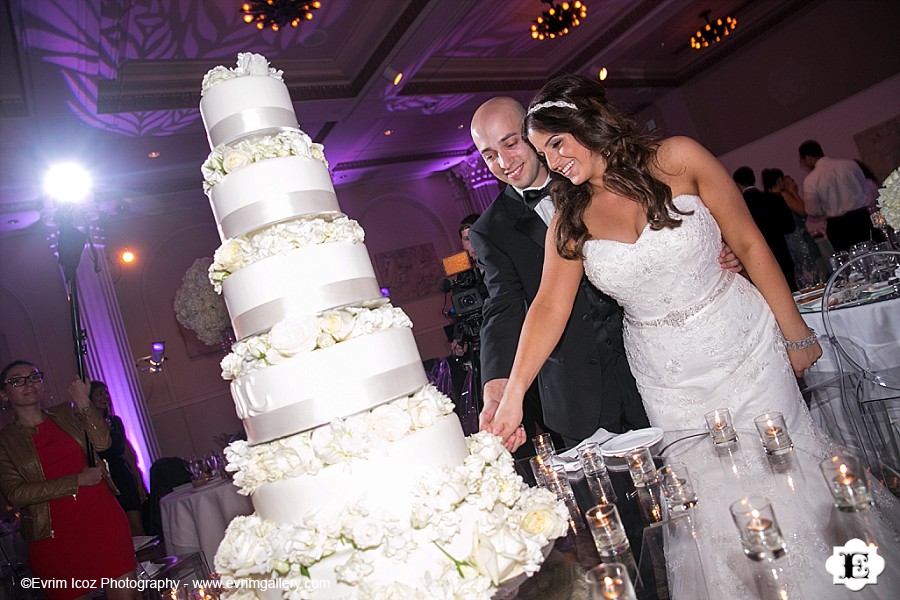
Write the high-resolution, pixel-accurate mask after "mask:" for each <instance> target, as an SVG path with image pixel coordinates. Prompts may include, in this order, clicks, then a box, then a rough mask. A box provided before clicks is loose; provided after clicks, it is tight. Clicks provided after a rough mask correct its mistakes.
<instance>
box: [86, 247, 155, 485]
mask: <svg viewBox="0 0 900 600" xmlns="http://www.w3.org/2000/svg"><path fill="white" fill-rule="evenodd" d="M94 247H95V248H96V251H97V257H96V266H95V262H94V258H93V257H92V252H91V249H90V246H86V247H85V249H84V252H83V253H82V256H81V262H80V263H79V265H78V272H77V276H76V282H77V284H78V300H79V307H80V313H81V320H82V323H81V326H82V328H83V329H84V330H86V331H87V340H86V342H87V343H86V346H87V356H86V359H87V360H86V363H87V372H88V377H90V378H91V379H92V380H99V381H103V382H104V383H106V385H107V387H108V388H109V395H110V398H111V399H112V405H113V412H115V414H116V415H118V416H119V418H121V419H122V423H123V424H124V425H125V435H126V436H127V438H128V441H129V442H131V445H132V446H134V450H135V453H136V454H137V459H138V466H139V467H140V468H141V471H142V473H143V475H144V480H145V483H147V484H148V488H149V481H147V480H148V479H149V474H150V465H152V464H153V461H154V460H156V459H157V458H159V445H158V443H157V441H156V433H155V431H154V430H153V422H152V421H151V420H150V415H149V413H148V411H147V405H146V402H145V401H144V394H143V391H142V388H141V383H140V381H139V380H138V370H137V367H136V366H135V359H134V356H133V354H132V351H131V344H130V343H129V342H128V335H127V333H126V331H125V324H124V322H123V321H122V313H121V311H120V310H119V301H118V298H117V297H116V291H115V288H114V286H113V282H112V277H111V276H110V273H109V263H108V262H107V257H106V252H105V249H104V247H103V246H102V245H98V244H97V243H96V242H95V246H94ZM151 341H152V340H148V341H147V349H148V352H149V345H150V342H151Z"/></svg>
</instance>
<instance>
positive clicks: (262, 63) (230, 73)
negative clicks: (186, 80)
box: [200, 52, 284, 97]
mask: <svg viewBox="0 0 900 600" xmlns="http://www.w3.org/2000/svg"><path fill="white" fill-rule="evenodd" d="M283 74H284V71H281V70H278V69H274V68H272V67H270V66H269V61H268V60H266V57H265V56H263V55H262V54H255V53H252V52H241V53H239V54H238V57H237V66H236V67H232V68H231V69H229V68H228V67H223V66H222V65H219V66H218V67H214V68H212V69H210V70H209V71H208V72H207V73H206V75H205V76H204V77H203V82H202V83H201V84H200V96H201V97H202V96H204V95H206V92H208V91H209V90H210V89H212V88H213V87H215V86H217V85H219V84H220V83H222V82H224V81H228V80H230V79H234V78H236V77H246V76H247V75H263V76H264V75H268V76H269V77H272V78H274V79H277V80H278V81H284V80H283V79H282V78H281V76H282V75H283Z"/></svg>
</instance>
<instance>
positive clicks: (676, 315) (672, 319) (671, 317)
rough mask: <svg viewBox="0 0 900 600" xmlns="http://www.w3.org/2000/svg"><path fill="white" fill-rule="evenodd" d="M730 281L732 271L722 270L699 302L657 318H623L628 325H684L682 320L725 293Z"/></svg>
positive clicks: (685, 319)
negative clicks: (710, 289) (644, 319)
mask: <svg viewBox="0 0 900 600" xmlns="http://www.w3.org/2000/svg"><path fill="white" fill-rule="evenodd" d="M732 281H734V273H732V272H731V271H723V272H722V274H721V275H720V276H719V280H718V281H717V282H716V285H715V287H714V288H713V290H712V291H711V292H710V293H709V294H708V295H707V296H706V297H704V298H703V299H702V300H700V301H699V302H697V303H695V304H692V305H690V306H688V307H685V308H679V309H678V310H673V311H672V312H670V313H669V314H667V315H666V316H664V317H660V318H658V319H651V320H649V321H640V320H638V319H632V318H631V317H629V316H628V315H625V320H626V321H627V322H628V324H629V325H634V326H636V327H662V326H669V327H681V326H682V325H684V322H685V321H687V320H688V319H689V318H690V317H692V316H694V315H696V314H697V313H698V312H700V311H701V310H702V309H704V308H706V307H707V306H709V305H710V304H712V303H713V302H715V301H716V299H718V298H719V296H721V295H722V294H723V293H725V290H727V289H728V286H730V285H731V282H732Z"/></svg>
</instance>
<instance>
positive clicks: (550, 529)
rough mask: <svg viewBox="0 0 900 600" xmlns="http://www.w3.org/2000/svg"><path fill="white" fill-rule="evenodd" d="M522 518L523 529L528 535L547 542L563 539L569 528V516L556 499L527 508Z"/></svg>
mask: <svg viewBox="0 0 900 600" xmlns="http://www.w3.org/2000/svg"><path fill="white" fill-rule="evenodd" d="M526 511H527V512H526V513H525V516H523V517H522V529H524V530H525V532H526V533H530V534H532V535H537V536H540V537H541V538H544V539H546V540H551V539H555V538H558V537H562V536H563V535H565V534H566V529H567V528H568V526H569V525H568V520H567V519H568V515H567V514H565V512H564V511H563V510H562V509H561V507H560V504H559V502H557V501H556V499H555V498H553V499H549V500H547V501H538V502H535V503H533V504H530V505H529V506H528V507H527V508H526Z"/></svg>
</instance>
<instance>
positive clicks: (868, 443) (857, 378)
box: [822, 250, 900, 466]
mask: <svg viewBox="0 0 900 600" xmlns="http://www.w3.org/2000/svg"><path fill="white" fill-rule="evenodd" d="M898 268H900V252H897V251H893V250H890V251H875V252H867V253H859V254H857V255H855V256H854V257H852V258H851V259H850V260H848V261H847V262H846V263H844V264H842V265H841V266H840V267H839V268H838V269H837V270H836V271H835V272H834V273H833V274H832V276H831V277H830V278H829V280H828V283H827V284H826V286H825V291H824V295H823V297H822V321H823V323H824V326H825V338H826V339H825V340H823V342H824V344H823V345H827V346H829V347H830V349H831V351H832V352H834V355H835V361H836V365H837V371H838V379H837V385H838V386H839V388H840V394H841V401H842V404H843V408H844V410H845V412H846V414H847V416H848V418H849V420H850V423H851V426H852V432H853V434H854V437H855V438H856V439H855V440H854V441H855V442H857V443H856V444H853V443H850V444H848V445H850V446H857V447H858V448H860V449H861V450H862V451H863V453H864V454H865V456H866V459H867V460H868V461H869V464H870V466H876V465H880V464H881V461H882V460H883V458H882V457H883V456H884V457H887V458H888V459H889V460H888V462H887V463H886V464H890V457H891V454H890V452H889V449H890V448H891V440H892V439H893V440H895V438H892V437H890V436H888V435H887V434H888V433H890V432H891V428H890V425H889V423H891V421H890V419H891V417H890V414H895V413H891V407H893V406H896V404H895V403H896V402H898V401H900V340H898V335H897V332H898V331H900V301H898V297H900V285H898V284H897V277H898V276H900V272H898ZM876 302H878V303H881V302H886V303H890V304H883V305H882V304H879V306H878V307H875V306H874V303H876ZM894 304H897V307H896V310H893V305H894ZM868 305H872V306H873V310H868V309H867V308H863V307H864V306H868ZM856 307H859V308H856ZM876 308H877V309H887V310H875V309H876ZM892 315H896V316H892ZM873 316H877V318H878V321H873V322H871V323H863V322H859V321H860V320H865V319H871V318H873ZM882 319H883V321H882ZM894 423H896V418H895V419H894ZM886 452H888V454H885V453H886Z"/></svg>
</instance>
